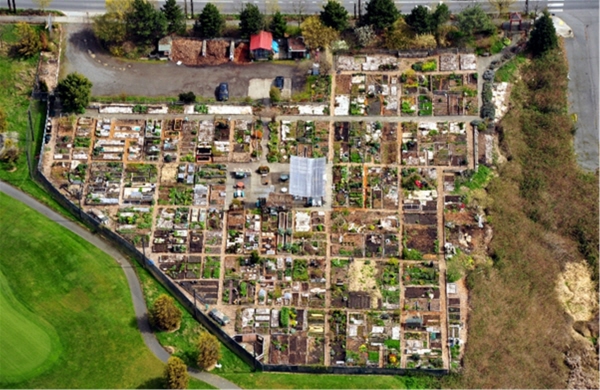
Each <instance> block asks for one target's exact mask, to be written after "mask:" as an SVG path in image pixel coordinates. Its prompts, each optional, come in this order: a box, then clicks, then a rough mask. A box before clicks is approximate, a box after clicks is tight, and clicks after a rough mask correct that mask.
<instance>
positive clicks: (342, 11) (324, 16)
mask: <svg viewBox="0 0 600 390" xmlns="http://www.w3.org/2000/svg"><path fill="white" fill-rule="evenodd" d="M320 17H321V22H322V23H323V24H324V25H325V26H327V27H331V28H334V29H336V30H338V31H343V30H345V29H346V28H347V27H348V11H346V8H344V6H343V5H342V4H340V3H339V2H338V1H336V0H328V1H327V4H325V5H324V6H323V11H321V15H320Z"/></svg>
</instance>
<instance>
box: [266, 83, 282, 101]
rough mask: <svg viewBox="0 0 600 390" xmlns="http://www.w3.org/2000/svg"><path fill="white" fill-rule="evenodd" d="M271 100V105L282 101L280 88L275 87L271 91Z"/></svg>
mask: <svg viewBox="0 0 600 390" xmlns="http://www.w3.org/2000/svg"><path fill="white" fill-rule="evenodd" d="M269 99H271V103H279V102H280V101H281V91H280V90H279V88H277V87H275V86H273V87H271V89H270V90H269Z"/></svg>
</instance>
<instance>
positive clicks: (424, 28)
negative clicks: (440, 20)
mask: <svg viewBox="0 0 600 390" xmlns="http://www.w3.org/2000/svg"><path fill="white" fill-rule="evenodd" d="M432 21H433V20H432V16H431V14H430V13H429V10H428V9H427V8H426V7H423V6H422V5H418V6H416V7H415V8H413V9H412V11H410V14H408V15H407V16H406V23H407V24H408V25H409V26H410V28H411V29H412V30H413V31H414V32H415V34H417V35H419V34H428V33H430V32H431V30H432V24H433V23H432Z"/></svg>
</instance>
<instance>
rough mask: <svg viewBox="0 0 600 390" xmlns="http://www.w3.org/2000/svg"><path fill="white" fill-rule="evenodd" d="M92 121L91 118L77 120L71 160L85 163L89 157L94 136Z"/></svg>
mask: <svg viewBox="0 0 600 390" xmlns="http://www.w3.org/2000/svg"><path fill="white" fill-rule="evenodd" d="M94 124H95V122H94V120H93V119H92V118H78V119H77V126H76V128H75V139H74V140H73V160H82V161H85V162H87V161H88V159H89V157H90V147H91V145H92V137H93V135H94V132H93V130H94Z"/></svg>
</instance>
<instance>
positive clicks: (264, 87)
mask: <svg viewBox="0 0 600 390" xmlns="http://www.w3.org/2000/svg"><path fill="white" fill-rule="evenodd" d="M273 81H274V77H271V78H266V79H250V80H249V86H248V96H250V97H251V98H252V99H255V100H256V99H268V98H269V93H270V92H271V87H272V86H273ZM291 82H292V80H291V79H289V78H285V80H284V82H283V89H282V90H281V97H282V98H283V99H289V98H290V97H291V96H292V91H291V90H290V83H291Z"/></svg>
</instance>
